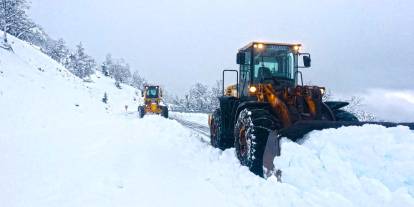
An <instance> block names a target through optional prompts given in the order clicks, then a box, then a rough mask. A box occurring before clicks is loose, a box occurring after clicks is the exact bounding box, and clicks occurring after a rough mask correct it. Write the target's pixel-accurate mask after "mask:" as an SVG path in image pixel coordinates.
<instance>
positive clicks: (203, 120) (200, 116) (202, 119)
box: [170, 112, 208, 126]
mask: <svg viewBox="0 0 414 207" xmlns="http://www.w3.org/2000/svg"><path fill="white" fill-rule="evenodd" d="M170 117H171V118H178V119H184V120H187V121H190V122H193V123H196V124H199V125H205V126H207V125H208V114H206V113H183V112H171V113H170Z"/></svg>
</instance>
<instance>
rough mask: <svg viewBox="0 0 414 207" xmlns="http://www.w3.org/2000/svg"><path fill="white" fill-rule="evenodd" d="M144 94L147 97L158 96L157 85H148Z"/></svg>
mask: <svg viewBox="0 0 414 207" xmlns="http://www.w3.org/2000/svg"><path fill="white" fill-rule="evenodd" d="M146 96H147V98H158V87H155V86H149V87H148V89H147V94H146Z"/></svg>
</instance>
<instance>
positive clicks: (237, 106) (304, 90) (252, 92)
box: [209, 42, 414, 176]
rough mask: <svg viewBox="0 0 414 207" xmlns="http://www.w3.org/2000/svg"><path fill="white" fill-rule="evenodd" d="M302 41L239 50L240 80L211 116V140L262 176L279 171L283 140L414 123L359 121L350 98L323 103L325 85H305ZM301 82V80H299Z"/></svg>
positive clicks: (306, 58) (305, 55)
mask: <svg viewBox="0 0 414 207" xmlns="http://www.w3.org/2000/svg"><path fill="white" fill-rule="evenodd" d="M300 47H301V45H300V44H285V43H266V42H252V43H250V44H248V45H246V46H245V47H243V48H241V49H240V50H239V52H238V53H237V64H238V65H239V70H224V71H223V74H222V76H223V79H222V80H223V89H224V76H225V73H227V72H232V73H234V74H235V75H236V77H237V83H236V84H235V85H231V86H229V87H227V88H226V89H225V90H223V95H222V96H220V97H219V102H220V107H219V108H218V109H216V110H215V111H214V113H213V114H212V115H210V116H209V125H210V136H211V144H212V145H213V146H214V147H217V148H220V149H226V148H230V147H234V148H235V149H236V150H235V152H236V156H237V158H238V159H239V160H240V162H241V164H242V165H245V166H247V167H249V169H250V170H251V171H252V172H253V173H255V174H257V175H259V176H269V175H276V176H280V171H278V170H276V169H275V167H274V166H273V159H274V157H275V156H279V155H280V144H279V143H280V142H279V141H280V138H281V137H287V138H289V139H291V140H293V141H298V140H299V139H301V138H302V137H303V136H304V135H305V134H306V133H308V132H310V131H312V130H321V129H326V128H338V127H341V126H352V125H357V126H361V125H364V124H379V125H383V126H386V127H393V126H396V125H405V126H408V127H410V129H413V130H414V124H413V123H390V122H360V121H359V120H358V119H357V117H356V116H355V115H353V114H351V113H349V112H347V111H345V110H343V107H345V106H347V105H348V103H347V102H341V101H329V102H324V101H322V97H323V95H324V93H325V88H324V87H319V86H309V85H303V80H302V73H301V72H300V71H299V69H300V68H308V67H310V66H311V56H310V54H309V53H301V52H300ZM299 81H300V82H299Z"/></svg>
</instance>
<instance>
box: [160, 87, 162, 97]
mask: <svg viewBox="0 0 414 207" xmlns="http://www.w3.org/2000/svg"><path fill="white" fill-rule="evenodd" d="M160 97H161V98H162V90H161V89H160Z"/></svg>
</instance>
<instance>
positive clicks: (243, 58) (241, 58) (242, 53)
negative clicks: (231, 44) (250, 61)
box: [236, 52, 246, 65]
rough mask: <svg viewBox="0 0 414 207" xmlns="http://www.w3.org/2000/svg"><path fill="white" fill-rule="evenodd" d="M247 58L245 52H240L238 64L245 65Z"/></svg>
mask: <svg viewBox="0 0 414 207" xmlns="http://www.w3.org/2000/svg"><path fill="white" fill-rule="evenodd" d="M245 60H246V54H245V53H244V52H238V53H237V60H236V62H237V64H239V65H244V64H245V62H246V61H245Z"/></svg>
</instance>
